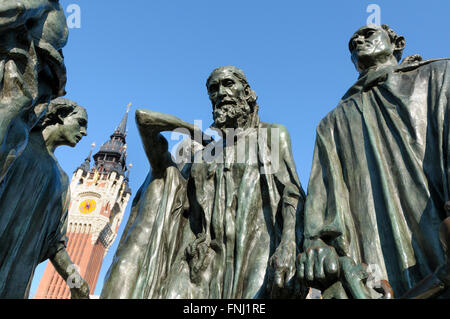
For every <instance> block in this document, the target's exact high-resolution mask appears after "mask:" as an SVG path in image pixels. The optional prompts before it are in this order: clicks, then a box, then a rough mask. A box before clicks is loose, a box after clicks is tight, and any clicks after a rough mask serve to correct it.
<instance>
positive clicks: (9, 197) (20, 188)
mask: <svg viewBox="0 0 450 319" xmlns="http://www.w3.org/2000/svg"><path fill="white" fill-rule="evenodd" d="M86 128H87V114H86V111H85V109H84V108H82V107H80V106H78V105H76V104H75V103H74V102H71V101H69V100H66V99H62V98H58V99H56V100H53V101H52V103H51V104H50V106H49V111H48V113H47V115H46V116H45V117H44V119H43V121H42V122H41V123H40V124H38V125H37V126H36V127H35V128H34V129H33V130H32V131H31V133H30V138H29V142H28V144H27V146H26V148H25V150H24V151H23V153H22V155H21V156H19V157H18V159H17V160H16V161H15V162H14V163H13V164H12V166H11V168H10V170H9V172H8V174H7V175H6V177H5V178H4V180H3V181H2V183H1V185H0V243H1V244H0V298H8V299H10V298H14V299H16V298H17V299H22V298H28V294H29V289H30V285H31V280H32V279H33V274H34V270H35V268H36V266H37V265H38V264H39V263H41V262H43V261H45V260H47V259H50V261H51V262H52V264H53V265H54V266H55V269H56V270H57V271H58V273H59V274H60V275H61V276H62V277H63V279H64V280H67V278H68V277H69V275H71V272H70V266H73V263H72V261H71V260H70V258H69V256H68V255H67V251H66V249H65V244H66V237H65V234H66V229H67V213H68V206H69V202H70V191H69V179H68V177H67V175H66V174H65V173H64V171H63V170H62V169H61V167H60V166H59V165H58V162H57V160H56V158H55V156H54V154H53V153H54V151H55V149H56V148H57V147H59V146H61V145H68V146H71V147H74V146H75V145H76V144H77V143H78V142H79V141H80V139H81V138H82V137H83V136H85V135H86ZM80 284H81V285H80V286H79V287H78V288H77V287H74V289H71V292H72V298H89V287H88V286H87V283H86V282H85V281H83V280H81V281H80Z"/></svg>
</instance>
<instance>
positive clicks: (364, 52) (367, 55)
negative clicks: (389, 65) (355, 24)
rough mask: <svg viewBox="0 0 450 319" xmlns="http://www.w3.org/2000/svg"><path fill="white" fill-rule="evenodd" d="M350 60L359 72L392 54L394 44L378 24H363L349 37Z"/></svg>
mask: <svg viewBox="0 0 450 319" xmlns="http://www.w3.org/2000/svg"><path fill="white" fill-rule="evenodd" d="M349 45H350V51H351V54H352V61H353V63H354V64H355V66H356V68H357V69H358V70H359V71H360V72H361V71H364V70H365V69H368V68H370V67H373V66H376V65H377V64H378V63H379V62H380V61H384V60H385V58H386V57H390V56H394V50H395V44H394V43H391V39H390V38H389V35H388V33H387V32H386V31H385V30H383V28H381V27H380V26H364V27H362V28H361V29H359V30H358V31H356V33H355V34H354V35H353V36H352V38H351V39H350V44H349Z"/></svg>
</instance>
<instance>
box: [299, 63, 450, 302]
mask: <svg viewBox="0 0 450 319" xmlns="http://www.w3.org/2000/svg"><path fill="white" fill-rule="evenodd" d="M449 74H450V62H449V60H448V59H442V60H430V61H424V62H421V63H417V64H412V65H403V66H396V67H391V68H388V69H384V70H380V71H375V72H374V73H369V74H368V75H366V76H363V77H361V78H360V79H359V81H358V82H357V83H356V84H355V85H354V86H353V87H352V88H351V89H350V90H349V91H348V93H347V94H346V95H345V96H344V98H343V99H342V100H341V102H340V103H339V105H338V107H337V108H336V109H334V110H333V111H332V112H330V113H329V114H328V115H327V116H326V117H325V118H324V119H323V120H322V122H321V123H320V124H319V126H318V129H317V140H316V147H315V152H314V162H313V168H312V172H311V178H310V182H309V187H308V197H307V201H306V204H305V245H304V249H305V250H306V249H307V248H309V247H310V245H313V244H312V243H313V242H315V241H316V240H318V239H320V240H322V241H323V242H324V243H326V244H328V245H331V246H334V247H335V248H336V250H337V252H338V254H339V255H340V256H348V257H351V258H353V259H354V261H355V262H356V263H365V264H367V265H377V266H378V269H379V271H380V272H381V275H382V278H381V279H385V280H388V281H389V283H390V284H391V286H392V288H393V290H394V293H395V296H397V297H399V296H401V295H402V294H403V293H405V292H406V291H407V290H409V289H411V288H412V287H414V286H415V285H416V284H417V283H418V282H419V281H420V280H422V279H424V278H425V277H426V276H427V275H429V274H431V273H432V272H433V271H434V270H435V269H436V268H437V267H438V266H439V265H440V264H442V263H444V261H445V257H444V253H443V249H442V247H441V244H440V242H439V226H440V223H441V221H442V220H443V219H444V218H445V217H446V216H445V211H444V204H445V202H446V201H448V200H449V187H450V165H449V161H450V109H449V101H450V90H449V87H450V77H449ZM377 266H374V268H373V269H375V267H377Z"/></svg>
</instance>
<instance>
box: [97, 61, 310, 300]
mask: <svg viewBox="0 0 450 319" xmlns="http://www.w3.org/2000/svg"><path fill="white" fill-rule="evenodd" d="M207 88H208V93H209V96H210V99H211V102H212V105H213V116H214V124H213V127H214V129H216V130H218V131H219V132H221V133H222V134H223V135H222V136H224V139H221V140H218V141H209V142H205V141H204V140H197V142H199V143H197V144H196V143H195V142H194V145H191V143H186V144H188V147H187V148H186V149H191V148H194V149H196V150H197V151H199V152H200V153H198V152H197V153H195V154H196V155H197V156H198V154H202V155H201V157H200V159H201V160H200V161H189V163H178V165H177V164H176V163H175V160H174V159H172V157H171V154H170V153H169V152H168V143H167V140H166V139H165V138H164V137H163V136H162V135H161V134H160V133H161V132H164V131H173V130H175V129H177V128H178V129H180V128H183V129H184V130H185V132H186V133H187V134H190V135H191V136H196V133H197V134H199V135H200V137H201V136H202V133H201V132H199V130H198V128H196V127H194V126H193V125H191V124H188V123H186V122H184V121H182V120H180V119H178V118H176V117H174V116H170V115H166V114H161V113H156V112H151V111H148V110H139V111H137V114H136V119H137V125H138V127H139V130H140V133H141V137H142V140H143V144H144V148H145V151H146V154H147V157H148V159H149V161H150V164H151V168H152V171H151V173H150V174H149V175H148V177H147V180H146V181H145V182H144V185H143V186H142V187H141V189H140V191H139V192H138V194H137V195H136V198H135V200H134V202H133V209H132V213H131V217H130V219H129V221H128V224H127V227H126V229H125V232H124V235H123V237H122V239H121V242H120V244H119V248H118V250H117V252H116V254H115V257H114V261H113V263H112V265H111V267H110V269H109V272H108V274H107V276H106V279H105V284H104V287H103V291H102V294H101V298H139V299H141V298H144V299H145V298H280V297H292V296H294V291H293V290H294V282H293V279H294V273H295V256H296V255H297V253H298V252H299V251H298V247H299V246H300V240H301V238H302V234H301V228H302V226H301V223H302V210H303V203H304V193H303V190H302V188H301V185H300V182H299V180H298V177H297V172H296V168H295V164H294V161H293V158H292V152H291V145H290V139H289V134H288V132H287V130H286V128H285V127H283V126H282V125H275V124H267V123H263V122H260V121H259V116H258V104H257V103H256V101H257V96H256V93H255V92H254V91H253V90H251V88H250V86H249V85H248V82H247V80H246V78H245V75H244V73H243V72H242V71H241V70H239V69H237V68H235V67H231V66H228V67H222V68H219V69H216V70H215V71H214V72H213V73H212V74H211V77H210V78H209V79H208V81H207ZM227 128H228V129H229V128H233V129H237V128H239V129H241V132H240V135H239V136H240V137H241V138H242V139H241V140H242V141H243V140H245V141H246V142H247V143H248V142H249V141H248V140H249V139H251V137H252V134H253V137H258V138H260V140H261V139H262V142H261V143H260V144H259V146H258V147H257V150H256V153H255V154H256V155H257V160H256V161H250V159H251V156H250V151H249V150H248V149H246V150H245V152H244V154H245V156H244V158H245V160H244V161H243V162H238V161H235V159H236V153H237V152H238V150H237V145H236V143H235V140H234V138H233V139H231V141H226V136H227V135H228V134H229V131H227ZM262 128H267V131H268V132H269V136H267V137H266V139H264V138H263V137H262V136H261V134H262V133H261V132H262V131H263V130H261V129H262ZM227 132H228V133H227ZM270 134H272V135H274V134H276V136H273V137H274V138H275V137H276V138H277V139H276V140H277V141H278V144H276V148H278V149H279V153H278V154H277V155H276V156H278V157H277V158H276V161H277V162H279V169H278V170H276V171H275V172H274V173H267V174H262V173H261V168H265V169H266V172H269V169H270V166H271V165H274V163H273V162H270V161H269V156H268V154H269V152H270V151H271V150H273V144H271V143H270V140H271V137H272V135H270ZM238 140H239V139H238ZM218 143H221V144H220V145H221V146H223V148H222V149H221V150H222V151H220V152H219V151H218V152H216V153H214V154H215V155H218V156H217V157H216V158H215V159H213V160H211V161H208V160H206V158H205V154H206V153H207V150H208V148H211V149H214V147H216V146H218V145H219V144H218ZM250 143H251V142H250ZM202 144H203V145H202ZM247 145H251V144H247ZM182 149H184V150H186V149H185V148H182ZM202 149H203V150H204V151H205V152H203V153H202ZM194 157H195V155H194ZM219 158H225V161H223V162H221V161H220V160H219ZM272 160H273V158H272ZM183 164H185V165H183Z"/></svg>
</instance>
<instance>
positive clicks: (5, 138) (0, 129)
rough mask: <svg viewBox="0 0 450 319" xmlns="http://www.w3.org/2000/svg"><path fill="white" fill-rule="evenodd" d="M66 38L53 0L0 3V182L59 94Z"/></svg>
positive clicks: (62, 19) (61, 15) (63, 79)
mask: <svg viewBox="0 0 450 319" xmlns="http://www.w3.org/2000/svg"><path fill="white" fill-rule="evenodd" d="M67 37H68V29H67V25H66V20H65V16H64V11H63V10H62V8H61V6H60V4H59V2H58V1H57V0H22V1H16V0H3V1H2V3H1V4H0V83H1V84H2V85H1V89H0V181H1V179H3V177H4V176H5V174H6V173H7V171H8V169H9V167H10V165H11V164H12V163H13V162H14V160H15V159H16V158H17V157H18V156H19V155H20V153H21V152H22V151H23V150H24V149H25V147H26V144H27V141H28V134H29V131H30V130H31V129H32V128H33V126H34V125H35V124H36V123H37V122H38V121H39V119H40V118H41V117H42V115H43V114H45V111H46V110H47V106H48V103H49V102H50V100H51V99H53V98H56V97H58V96H62V95H64V94H65V91H64V87H65V83H66V69H65V65H64V58H63V55H62V51H61V49H62V48H63V47H64V46H65V44H66V42H67Z"/></svg>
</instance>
